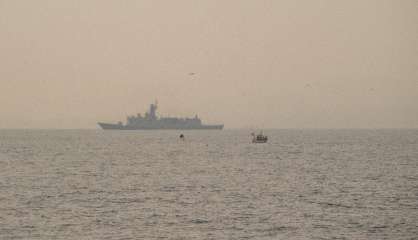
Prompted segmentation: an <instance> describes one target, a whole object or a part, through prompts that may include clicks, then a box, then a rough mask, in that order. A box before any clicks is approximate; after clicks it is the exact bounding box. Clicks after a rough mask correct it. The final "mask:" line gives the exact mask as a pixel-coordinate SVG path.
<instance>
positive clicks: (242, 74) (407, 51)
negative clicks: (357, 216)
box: [0, 0, 418, 128]
mask: <svg viewBox="0 0 418 240" xmlns="http://www.w3.org/2000/svg"><path fill="white" fill-rule="evenodd" d="M190 73H195V74H190ZM155 99H158V102H159V112H160V114H162V115H165V116H168V115H170V116H194V114H196V113H197V114H198V115H199V116H200V117H201V118H202V119H203V121H204V122H206V123H224V124H225V126H226V128H235V127H255V128H299V127H300V128H363V127H371V128H381V127H389V128H397V127H410V128H412V127H413V128H417V127H418V1H417V0H350V1H349V0H345V1H342V0H341V1H338V0H329V1H325V0H324V1H321V0H315V1H312V0H306V1H297V0H286V1H280V0H270V1H267V0H266V1H262V0H251V1H250V0H236V1H228V0H222V1H220V0H201V1H198V0H189V1H181V0H176V1H169V0H167V1H158V0H151V1H140V0H138V1H128V0H126V1H104V0H79V1H75V0H71V1H64V0H61V1H59V0H50V1H47V0H37V1H32V0H27V1H23V0H0V128H48V127H50V128H97V125H96V122H97V121H109V122H116V121H118V120H125V117H126V115H128V114H134V113H137V112H144V111H145V110H146V109H147V108H148V105H149V103H151V102H153V101H154V100H155Z"/></svg>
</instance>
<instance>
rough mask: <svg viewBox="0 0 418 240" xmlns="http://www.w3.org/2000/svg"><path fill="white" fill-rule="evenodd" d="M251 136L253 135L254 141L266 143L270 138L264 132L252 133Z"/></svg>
mask: <svg viewBox="0 0 418 240" xmlns="http://www.w3.org/2000/svg"><path fill="white" fill-rule="evenodd" d="M251 136H253V141H252V142H253V143H266V142H267V140H268V138H267V136H265V135H263V133H262V132H261V133H259V134H257V135H255V134H254V133H251Z"/></svg>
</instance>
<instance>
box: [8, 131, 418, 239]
mask: <svg viewBox="0 0 418 240" xmlns="http://www.w3.org/2000/svg"><path fill="white" fill-rule="evenodd" d="M183 133H184V134H185V137H186V140H185V141H181V140H179V134H180V132H179V131H99V130H1V131H0V239H417V238H418V130H271V131H265V133H266V134H267V135H268V136H269V142H268V143H267V144H251V143H250V135H249V134H250V131H249V130H225V131H185V132H183Z"/></svg>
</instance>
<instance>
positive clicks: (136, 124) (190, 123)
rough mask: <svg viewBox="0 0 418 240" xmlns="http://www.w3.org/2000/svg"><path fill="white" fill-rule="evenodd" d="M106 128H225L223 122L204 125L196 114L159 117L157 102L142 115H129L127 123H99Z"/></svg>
mask: <svg viewBox="0 0 418 240" xmlns="http://www.w3.org/2000/svg"><path fill="white" fill-rule="evenodd" d="M98 124H99V126H100V127H101V128H102V129H105V130H145V129H219V130H220V129H223V127H224V125H223V124H218V125H204V124H202V121H201V120H200V118H199V117H198V116H197V115H195V117H194V118H175V117H161V118H160V117H158V116H157V103H154V104H150V107H149V110H148V111H147V112H146V113H145V115H144V116H142V115H141V114H140V113H138V114H137V115H132V116H128V117H127V118H126V123H125V124H123V123H122V122H118V123H116V124H115V123H102V122H99V123H98Z"/></svg>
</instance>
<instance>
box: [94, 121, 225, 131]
mask: <svg viewBox="0 0 418 240" xmlns="http://www.w3.org/2000/svg"><path fill="white" fill-rule="evenodd" d="M98 125H99V126H100V127H101V128H102V129H104V130H222V129H223V128H224V125H223V124H220V125H198V126H187V125H164V126H152V125H151V126H127V125H122V124H113V123H101V122H99V123H98Z"/></svg>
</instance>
